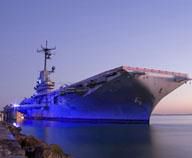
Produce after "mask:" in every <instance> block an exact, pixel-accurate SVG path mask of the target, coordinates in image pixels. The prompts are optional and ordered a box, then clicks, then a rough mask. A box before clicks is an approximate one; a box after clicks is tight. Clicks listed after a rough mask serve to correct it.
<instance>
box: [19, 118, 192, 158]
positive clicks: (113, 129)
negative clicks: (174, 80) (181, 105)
mask: <svg viewBox="0 0 192 158" xmlns="http://www.w3.org/2000/svg"><path fill="white" fill-rule="evenodd" d="M21 127H22V132H23V133H24V134H27V135H34V136H36V137H37V138H39V139H41V140H43V141H45V142H47V143H49V144H59V145H60V146H61V147H62V148H63V150H64V151H65V152H66V153H68V154H71V155H72V156H73V157H74V158H191V157H192V116H189V115H188V116H187V115H183V116H152V117H151V123H150V125H125V124H123V125H118V124H116V125H112V124H105V125H104V124H85V123H66V122H53V121H37V120H35V121H26V122H24V123H22V124H21Z"/></svg>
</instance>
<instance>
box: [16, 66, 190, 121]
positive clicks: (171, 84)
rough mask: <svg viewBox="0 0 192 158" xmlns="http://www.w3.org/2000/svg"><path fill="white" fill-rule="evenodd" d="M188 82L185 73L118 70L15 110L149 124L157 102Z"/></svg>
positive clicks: (56, 117) (29, 114)
mask: <svg viewBox="0 0 192 158" xmlns="http://www.w3.org/2000/svg"><path fill="white" fill-rule="evenodd" d="M187 80H188V78H187V76H186V74H180V73H173V72H167V71H160V70H158V71H157V70H153V69H138V68H130V67H119V68H116V69H112V70H110V71H106V72H104V73H101V74H98V75H96V76H93V77H91V78H88V79H86V80H83V81H80V82H77V83H75V84H72V85H70V86H69V87H67V88H61V89H58V90H56V91H53V92H51V93H46V94H43V95H42V94H41V95H36V96H34V97H32V98H29V99H25V100H23V101H22V102H21V104H20V106H18V107H15V108H13V111H18V112H21V113H23V114H24V117H25V119H45V120H59V121H76V122H82V121H85V122H95V123H97V122H98V123H101V122H111V123H149V120H150V115H151V113H152V111H153V109H154V108H155V106H156V105H157V104H158V102H159V101H160V100H161V99H162V98H163V97H165V96H166V95H167V94H169V93H170V92H172V91H173V90H174V89H176V88H178V87H179V86H181V85H182V84H184V83H185V82H186V81H187Z"/></svg>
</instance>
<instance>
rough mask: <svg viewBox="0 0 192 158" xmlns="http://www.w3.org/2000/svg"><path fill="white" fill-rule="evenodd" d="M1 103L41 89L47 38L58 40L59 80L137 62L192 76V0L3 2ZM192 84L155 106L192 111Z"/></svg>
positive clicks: (76, 78) (160, 109) (163, 109)
mask: <svg viewBox="0 0 192 158" xmlns="http://www.w3.org/2000/svg"><path fill="white" fill-rule="evenodd" d="M0 20H1V21H0V52H1V53H0V54H1V57H0V71H1V82H0V92H1V95H0V104H1V107H2V106H4V105H6V104H9V103H13V102H17V103H19V102H20V101H21V100H22V98H23V97H29V96H31V95H32V93H33V87H34V86H35V83H36V80H37V77H38V75H39V74H38V73H39V70H41V69H42V68H43V56H42V55H40V54H37V53H36V49H37V48H39V46H40V45H41V44H43V43H44V42H45V40H48V41H49V45H50V46H51V47H52V46H55V45H56V46H57V50H56V55H55V56H54V57H53V59H54V60H52V61H51V62H50V64H49V65H50V66H52V65H55V66H56V73H55V74H54V80H55V81H56V82H57V86H59V85H61V84H62V83H66V82H67V83H70V82H75V81H79V80H82V79H85V78H87V77H90V76H92V75H95V74H97V73H100V72H102V71H105V70H108V69H111V68H114V67H118V66H121V65H129V66H136V67H148V68H157V69H162V70H170V71H178V72H186V73H188V74H189V75H190V76H192V1H191V0H156V1H154V0H54V1H53V0H52V1H51V0H41V1H39V0H33V1H26V0H19V1H1V2H0ZM191 96H192V86H191V85H190V84H186V85H185V86H183V87H181V88H179V89H177V90H176V91H174V92H173V93H172V94H170V95H168V96H167V97H165V98H164V99H163V100H162V102H160V104H159V105H158V107H157V108H156V110H155V112H160V113H189V112H190V113H192V99H191Z"/></svg>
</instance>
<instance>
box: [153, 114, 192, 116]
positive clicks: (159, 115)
mask: <svg viewBox="0 0 192 158" xmlns="http://www.w3.org/2000/svg"><path fill="white" fill-rule="evenodd" d="M178 115H179V116H183V115H185V116H186V115H192V114H151V116H178Z"/></svg>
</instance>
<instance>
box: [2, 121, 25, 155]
mask: <svg viewBox="0 0 192 158" xmlns="http://www.w3.org/2000/svg"><path fill="white" fill-rule="evenodd" d="M0 157H2V158H26V157H25V151H24V150H23V149H21V146H20V145H19V143H18V142H17V141H16V140H15V138H14V137H13V135H12V134H11V133H10V132H9V130H8V129H7V128H5V126H4V125H3V123H2V122H0Z"/></svg>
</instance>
